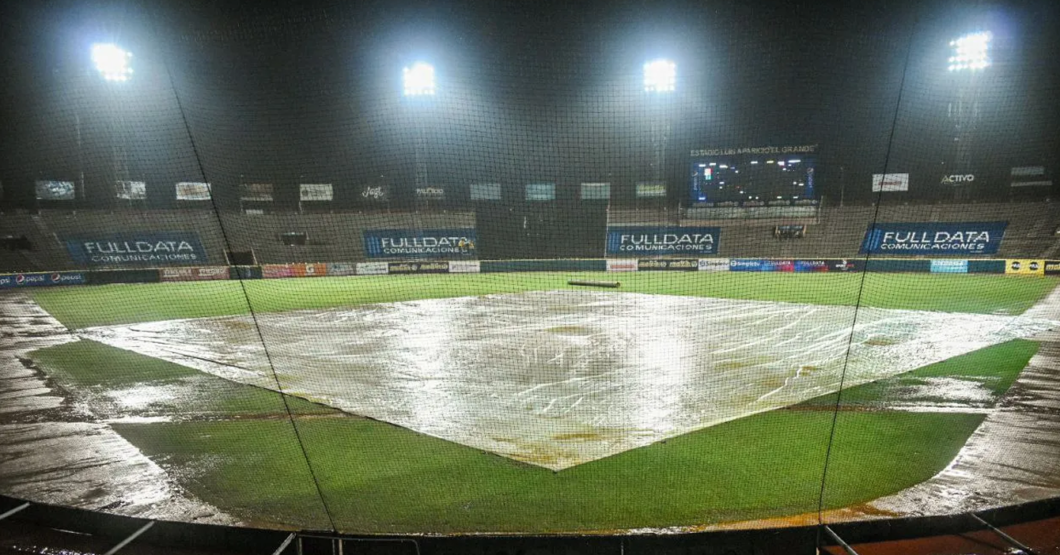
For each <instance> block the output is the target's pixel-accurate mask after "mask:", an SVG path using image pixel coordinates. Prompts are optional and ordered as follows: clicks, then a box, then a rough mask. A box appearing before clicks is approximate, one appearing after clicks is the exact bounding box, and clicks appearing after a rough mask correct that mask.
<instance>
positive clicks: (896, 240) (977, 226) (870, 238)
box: [860, 222, 1008, 256]
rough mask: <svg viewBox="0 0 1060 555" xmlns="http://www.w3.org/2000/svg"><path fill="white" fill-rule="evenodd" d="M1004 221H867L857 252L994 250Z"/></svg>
mask: <svg viewBox="0 0 1060 555" xmlns="http://www.w3.org/2000/svg"><path fill="white" fill-rule="evenodd" d="M1006 226H1008V222H971V223H948V222H938V223H886V224H875V225H870V226H869V228H868V230H866V231H865V239H864V241H862V243H861V251H860V252H861V254H884V255H892V256H937V255H949V254H952V255H968V254H994V253H996V252H997V249H998V247H1000V246H1001V239H1002V238H1003V237H1004V236H1005V227H1006Z"/></svg>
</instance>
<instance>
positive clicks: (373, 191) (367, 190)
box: [360, 185, 390, 202]
mask: <svg viewBox="0 0 1060 555" xmlns="http://www.w3.org/2000/svg"><path fill="white" fill-rule="evenodd" d="M360 195H361V199H362V200H364V201H365V202H386V201H388V200H390V188H389V187H387V186H386V185H367V186H365V187H363V188H361V192H360Z"/></svg>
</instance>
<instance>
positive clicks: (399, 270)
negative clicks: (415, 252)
mask: <svg viewBox="0 0 1060 555" xmlns="http://www.w3.org/2000/svg"><path fill="white" fill-rule="evenodd" d="M448 271H449V263H448V262H390V263H389V264H387V272H388V273H391V274H444V273H446V272H448Z"/></svg>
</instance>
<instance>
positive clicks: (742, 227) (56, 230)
mask: <svg viewBox="0 0 1060 555" xmlns="http://www.w3.org/2000/svg"><path fill="white" fill-rule="evenodd" d="M876 210H877V208H876V207H873V206H855V207H825V208H821V209H820V210H819V212H818V216H817V217H815V218H801V219H799V218H789V219H778V218H763V219H733V218H720V219H689V218H687V217H678V215H677V213H676V212H675V211H674V209H672V208H671V209H669V210H667V209H663V208H653V209H642V210H631V209H623V210H612V211H610V213H609V215H608V218H609V219H608V221H609V223H610V224H611V225H619V224H657V225H674V224H679V225H682V226H699V225H703V226H718V227H721V228H722V229H723V231H722V238H721V241H720V249H719V251H720V252H719V255H720V256H725V257H780V258H789V257H791V258H795V257H799V258H852V257H856V256H857V255H858V248H859V246H860V244H861V240H862V238H863V236H864V234H865V230H866V228H867V226H868V223H869V222H871V221H873V220H874V219H876V220H877V221H880V222H959V221H964V222H978V221H1007V222H1008V229H1007V231H1006V233H1005V238H1004V241H1003V242H1002V244H1001V250H1000V252H999V253H998V254H997V255H996V257H998V258H1006V257H1021V258H1036V257H1037V258H1050V257H1055V256H1056V255H1057V254H1058V253H1060V236H1057V235H1055V233H1054V232H1055V230H1056V229H1057V227H1058V226H1060V211H1057V210H1055V209H1054V206H1053V205H1052V204H1050V203H997V204H947V205H919V206H881V207H879V213H878V214H876ZM786 224H801V225H804V226H805V229H806V231H805V235H804V237H803V238H800V239H790V240H779V239H776V238H775V237H774V235H773V231H774V228H775V227H776V226H777V225H786ZM474 225H475V214H474V213H473V212H440V213H419V212H397V213H395V212H385V213H383V212H380V213H317V214H297V213H281V214H263V215H247V214H239V213H222V215H221V217H220V221H219V220H218V216H217V214H216V213H215V212H213V211H210V210H201V211H199V210H181V211H156V210H152V211H130V210H125V211H109V210H80V211H76V212H71V211H59V210H55V211H52V210H43V211H41V212H40V213H37V214H29V213H5V214H3V217H2V218H0V237H12V238H21V237H23V236H24V237H25V238H26V239H27V240H28V241H29V244H30V246H31V249H30V250H22V249H12V250H5V251H4V256H3V257H0V271H5V272H25V271H49V270H68V269H77V266H76V265H75V264H74V263H73V262H72V261H71V259H70V256H69V254H68V253H67V251H66V247H65V244H64V238H66V237H73V236H78V235H80V236H94V235H95V236H99V235H107V234H113V233H124V232H145V231H193V232H196V233H197V234H198V235H199V237H200V239H201V241H202V243H203V246H204V248H205V249H206V251H207V254H208V256H209V259H208V261H207V263H208V264H216V265H223V264H226V263H227V261H226V259H225V254H224V253H225V251H226V250H234V251H245V250H251V249H253V251H254V253H255V255H256V257H257V262H258V263H262V264H278V263H286V262H352V261H360V260H364V259H365V253H364V245H363V240H362V232H363V231H364V230H368V229H383V228H404V229H432V228H433V229H437V228H463V227H473V226H474ZM291 232H294V233H305V236H306V244H305V245H285V244H284V243H283V241H281V239H280V236H281V234H283V233H291ZM601 241H602V238H601ZM12 243H14V241H12Z"/></svg>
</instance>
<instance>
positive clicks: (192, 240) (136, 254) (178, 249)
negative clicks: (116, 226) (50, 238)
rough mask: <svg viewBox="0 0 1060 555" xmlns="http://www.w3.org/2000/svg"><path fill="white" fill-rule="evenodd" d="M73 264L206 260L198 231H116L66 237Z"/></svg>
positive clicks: (127, 264)
mask: <svg viewBox="0 0 1060 555" xmlns="http://www.w3.org/2000/svg"><path fill="white" fill-rule="evenodd" d="M66 250H67V251H69V252H70V258H72V259H73V261H74V263H75V264H80V265H84V266H171V265H173V266H179V265H192V264H196V265H201V264H204V263H206V249H204V248H203V247H202V243H201V242H200V241H199V234H198V233H194V232H190V231H162V232H143V233H136V232H131V233H118V234H113V235H98V236H89V237H68V238H66Z"/></svg>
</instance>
